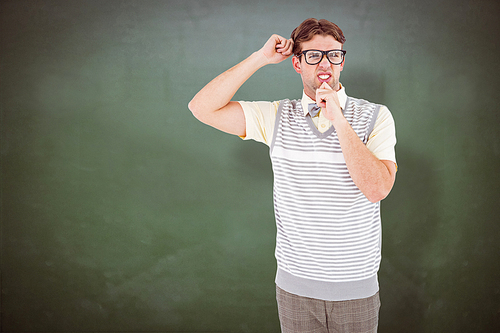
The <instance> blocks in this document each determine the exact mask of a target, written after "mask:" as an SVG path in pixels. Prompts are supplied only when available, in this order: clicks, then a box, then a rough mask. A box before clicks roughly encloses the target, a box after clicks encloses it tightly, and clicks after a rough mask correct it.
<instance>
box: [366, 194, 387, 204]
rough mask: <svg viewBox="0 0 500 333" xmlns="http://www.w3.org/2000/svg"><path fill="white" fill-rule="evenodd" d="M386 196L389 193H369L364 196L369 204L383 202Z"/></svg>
mask: <svg viewBox="0 0 500 333" xmlns="http://www.w3.org/2000/svg"><path fill="white" fill-rule="evenodd" d="M388 195H389V193H382V192H377V193H370V194H368V195H366V198H367V199H368V201H370V202H373V203H377V202H379V201H382V200H384V199H385V198H386V197H387V196H388Z"/></svg>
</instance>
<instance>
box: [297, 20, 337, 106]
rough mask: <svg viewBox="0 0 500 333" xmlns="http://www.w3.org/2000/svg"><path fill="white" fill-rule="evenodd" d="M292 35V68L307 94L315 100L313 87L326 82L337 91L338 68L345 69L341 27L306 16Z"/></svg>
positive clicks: (316, 87) (314, 88) (315, 87)
mask: <svg viewBox="0 0 500 333" xmlns="http://www.w3.org/2000/svg"><path fill="white" fill-rule="evenodd" d="M291 37H292V40H293V42H294V45H293V54H294V56H293V58H292V64H293V68H294V69H295V71H296V72H297V73H299V74H300V76H301V78H302V83H303V85H304V92H305V93H306V95H307V96H309V97H310V98H312V99H313V100H314V99H315V96H316V89H318V88H319V87H320V86H321V85H322V84H323V83H325V82H326V83H327V84H328V85H329V86H330V87H331V88H332V89H333V90H335V91H338V90H339V89H340V83H339V78H340V72H341V71H342V70H343V69H344V51H343V50H342V47H343V43H344V42H345V37H344V35H343V33H342V30H340V28H339V27H338V26H337V25H335V24H333V23H331V22H329V21H327V20H316V19H307V20H305V21H304V22H302V23H301V24H300V25H299V26H298V27H297V28H296V29H295V30H294V31H293V32H292V36H291ZM318 51H319V52H318ZM304 52H307V54H304ZM306 57H307V58H306Z"/></svg>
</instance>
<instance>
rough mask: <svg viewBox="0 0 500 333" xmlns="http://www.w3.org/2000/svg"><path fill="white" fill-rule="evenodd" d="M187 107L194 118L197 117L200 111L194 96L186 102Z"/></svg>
mask: <svg viewBox="0 0 500 333" xmlns="http://www.w3.org/2000/svg"><path fill="white" fill-rule="evenodd" d="M188 109H189V111H191V113H192V114H193V116H194V117H195V118H196V119H199V115H200V111H199V108H198V106H197V105H196V101H195V100H194V98H193V99H192V100H191V101H190V102H189V103H188Z"/></svg>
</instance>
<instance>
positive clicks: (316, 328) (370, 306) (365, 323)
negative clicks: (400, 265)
mask: <svg viewBox="0 0 500 333" xmlns="http://www.w3.org/2000/svg"><path fill="white" fill-rule="evenodd" d="M276 300H277V303H278V313H279V318H280V324H281V331H282V332H283V333H292V332H293V333H302V332H303V333H305V332H310V333H313V332H314V333H320V332H321V333H331V332H339V333H340V332H343V333H347V332H352V333H364V332H366V333H368V332H370V333H372V332H377V327H378V314H379V310H380V297H379V294H378V293H376V294H375V295H373V296H372V297H369V298H364V299H358V300H352V301H339V302H334V301H323V300H318V299H314V298H307V297H302V296H297V295H294V294H290V293H288V292H286V291H284V290H282V289H281V288H279V287H278V286H276Z"/></svg>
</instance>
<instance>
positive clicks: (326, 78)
mask: <svg viewBox="0 0 500 333" xmlns="http://www.w3.org/2000/svg"><path fill="white" fill-rule="evenodd" d="M331 77H332V75H331V74H319V75H318V80H319V82H322V83H323V82H328V81H330V79H331Z"/></svg>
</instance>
